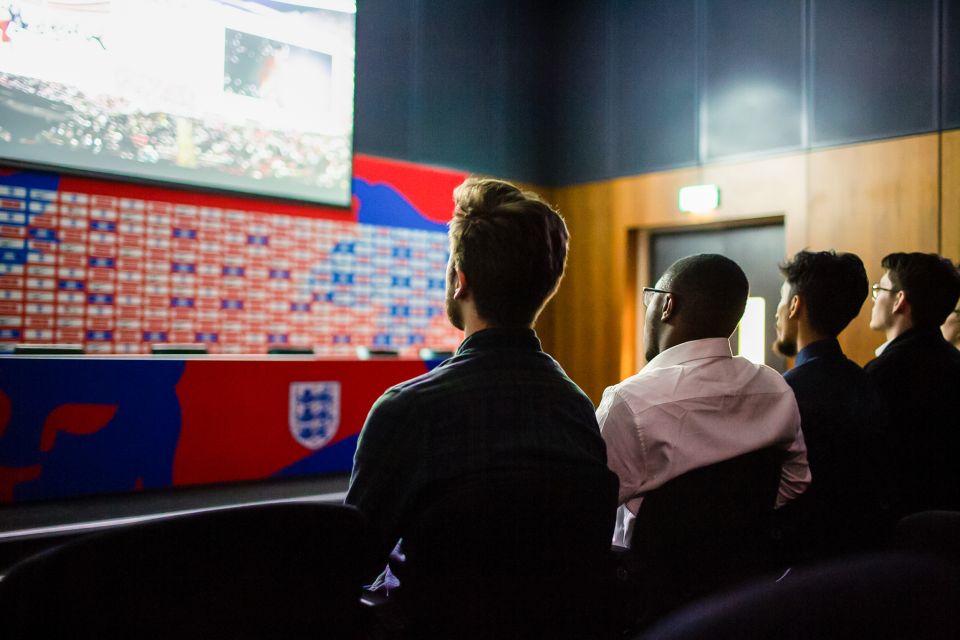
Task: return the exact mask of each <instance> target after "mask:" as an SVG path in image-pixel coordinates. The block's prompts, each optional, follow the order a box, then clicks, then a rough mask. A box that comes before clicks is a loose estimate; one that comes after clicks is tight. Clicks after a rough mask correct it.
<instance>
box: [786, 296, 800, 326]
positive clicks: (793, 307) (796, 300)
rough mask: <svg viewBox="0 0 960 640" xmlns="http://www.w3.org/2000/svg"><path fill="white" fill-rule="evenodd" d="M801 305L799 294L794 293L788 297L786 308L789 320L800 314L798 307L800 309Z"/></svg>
mask: <svg viewBox="0 0 960 640" xmlns="http://www.w3.org/2000/svg"><path fill="white" fill-rule="evenodd" d="M803 306H804V304H803V300H801V299H800V296H798V295H796V294H794V296H793V297H792V298H790V307H789V309H788V310H787V317H788V318H790V319H791V320H793V319H794V318H796V317H797V316H798V315H799V314H800V309H802V308H803Z"/></svg>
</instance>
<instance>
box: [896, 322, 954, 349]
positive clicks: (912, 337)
mask: <svg viewBox="0 0 960 640" xmlns="http://www.w3.org/2000/svg"><path fill="white" fill-rule="evenodd" d="M941 341H942V342H946V340H944V339H943V334H942V333H940V327H937V326H932V327H912V328H910V329H907V330H906V331H904V332H903V333H901V334H900V335H898V336H897V337H896V338H894V339H893V340H890V341H889V342H887V343H886V346H885V347H884V349H883V350H884V351H888V350H890V349H892V348H894V347H896V346H900V345H904V344H908V345H909V344H916V343H926V344H931V343H934V344H935V343H939V342H941Z"/></svg>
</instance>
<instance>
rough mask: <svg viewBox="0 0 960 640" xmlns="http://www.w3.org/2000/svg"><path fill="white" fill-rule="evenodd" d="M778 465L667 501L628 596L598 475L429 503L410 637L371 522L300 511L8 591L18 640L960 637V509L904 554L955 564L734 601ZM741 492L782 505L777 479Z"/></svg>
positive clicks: (694, 483)
mask: <svg viewBox="0 0 960 640" xmlns="http://www.w3.org/2000/svg"><path fill="white" fill-rule="evenodd" d="M775 462H776V460H775V459H773V458H771V456H768V455H766V454H764V453H762V452H761V453H757V454H756V455H753V456H748V457H747V458H744V459H734V460H733V461H727V462H725V463H721V464H720V465H718V466H716V467H714V468H707V469H704V470H699V471H698V472H696V473H692V474H688V475H687V476H681V478H682V479H678V480H677V481H674V482H673V483H670V484H668V485H665V486H664V487H663V489H662V490H661V491H659V492H651V494H649V495H648V496H647V498H646V499H645V503H644V506H643V508H642V509H641V512H642V513H643V512H646V515H647V516H657V517H658V518H660V522H661V523H662V525H663V526H662V528H660V529H658V528H657V527H655V526H654V524H653V523H654V520H653V518H652V517H650V518H647V519H646V521H644V520H640V521H638V523H637V528H636V532H635V537H634V542H635V544H644V545H647V546H645V547H638V548H636V549H635V552H636V554H635V555H634V556H633V557H632V559H631V560H630V562H631V563H632V565H630V570H632V571H635V572H636V573H635V574H634V575H633V576H631V577H630V579H629V580H627V581H626V582H627V583H630V580H632V581H633V583H632V584H627V585H626V586H627V587H629V586H636V585H637V584H641V585H643V588H642V589H641V590H639V591H637V590H636V589H630V588H626V589H625V588H624V587H625V583H624V582H625V581H624V580H620V581H617V580H615V579H614V575H615V574H616V571H615V562H614V559H613V556H612V555H611V554H610V552H609V540H610V531H609V529H610V526H609V524H607V522H609V519H608V518H606V517H605V516H606V515H607V514H609V513H610V511H611V510H612V508H613V507H614V506H615V501H616V486H615V483H613V484H611V485H610V486H607V487H603V488H602V489H603V490H604V491H605V492H607V494H608V495H609V502H607V503H606V504H596V503H594V504H585V503H583V502H582V501H580V500H578V499H577V496H578V495H584V494H592V495H596V492H595V491H583V488H584V485H585V483H586V484H589V483H591V482H598V481H601V480H598V479H597V478H596V477H589V476H584V475H581V474H578V473H577V472H576V471H574V470H571V471H570V472H569V473H565V474H559V475H557V476H556V477H551V478H547V477H544V476H543V475H542V474H539V473H534V472H528V471H525V470H522V469H521V470H518V469H511V470H504V471H503V472H502V473H498V474H488V475H485V476H483V477H474V478H470V479H467V480H464V481H463V482H460V483H455V484H453V485H447V486H445V487H444V488H443V489H442V490H441V489H439V488H438V490H437V491H435V492H430V493H429V494H428V495H426V496H425V497H424V498H423V499H422V501H421V503H420V504H418V505H417V506H416V507H415V508H414V509H413V510H412V513H414V515H413V516H412V518H413V522H411V523H410V525H409V527H407V528H406V531H408V533H409V535H408V537H407V538H406V539H405V551H406V554H407V558H408V560H409V561H410V562H409V565H408V567H407V569H408V570H407V571H406V572H405V573H404V572H403V571H400V572H399V575H400V576H401V580H402V582H403V584H404V585H405V587H406V588H407V590H408V592H413V593H416V594H418V595H417V599H416V600H410V599H407V600H405V601H404V600H402V599H401V600H400V602H401V603H402V604H403V605H404V608H405V609H406V610H408V611H417V612H418V613H419V616H418V618H417V620H416V621H415V622H414V623H413V624H411V625H408V626H406V628H404V629H402V630H398V628H396V627H394V628H393V629H391V627H390V625H389V624H388V625H384V624H381V623H380V622H378V621H380V620H384V619H389V611H390V607H389V606H386V607H381V609H380V610H377V611H371V610H370V609H369V608H365V607H364V605H363V604H361V592H362V591H361V585H362V584H363V582H364V581H365V580H367V579H368V578H369V577H370V576H372V575H374V574H375V573H376V571H377V569H378V564H379V563H380V559H378V558H376V557H375V555H374V554H373V553H372V551H371V549H372V546H371V544H370V540H369V538H368V531H367V527H366V522H365V519H364V518H363V517H362V515H361V514H360V513H359V512H357V511H356V510H355V509H353V508H351V507H348V506H339V505H322V504H308V503H287V504H271V505H261V506H254V507H242V508H233V509H223V510H217V511H208V512H203V513H198V514H192V515H188V516H180V517H175V518H170V519H166V520H159V521H153V522H150V523H146V524H139V525H133V526H127V527H120V528H116V529H112V530H109V531H106V532H102V533H95V534H90V535H87V536H85V537H82V538H79V539H75V540H72V541H70V542H67V543H64V544H62V545H59V546H57V547H54V548H52V549H50V550H47V551H44V552H42V553H40V554H37V555H35V556H32V557H30V558H28V559H26V560H24V561H22V562H20V563H18V564H17V565H15V566H14V568H13V569H12V570H11V571H10V572H9V573H8V574H7V575H6V576H5V577H4V578H3V580H2V581H0V620H3V629H4V633H3V636H4V637H5V638H27V637H44V636H47V635H65V634H68V633H69V635H70V636H71V637H101V638H107V637H156V636H166V637H180V638H201V637H203V638H218V637H230V638H300V637H313V638H368V637H370V638H375V637H383V636H384V634H388V633H390V632H391V631H393V632H394V635H396V636H397V637H431V638H441V637H443V638H541V637H542V638H601V637H616V636H617V635H618V633H620V632H621V631H622V629H623V627H624V626H626V625H625V624H624V623H625V619H624V616H623V615H621V613H620V611H621V610H622V609H623V608H626V610H628V611H630V612H631V613H632V614H633V615H634V617H640V618H641V619H643V621H644V622H647V623H649V622H654V621H655V620H656V619H657V618H659V622H655V624H654V626H653V627H650V628H648V630H647V632H646V634H645V635H644V637H645V638H651V639H653V638H660V639H673V638H734V637H751V638H805V637H883V638H886V637H889V638H895V637H912V638H930V639H933V638H948V637H949V638H953V637H958V636H957V635H956V631H958V630H960V607H956V606H947V603H949V602H957V598H958V597H960V588H958V584H957V572H956V569H957V567H958V566H960V564H958V556H960V542H958V540H960V513H933V514H922V515H918V516H913V517H910V518H907V519H905V520H904V521H903V522H902V523H901V525H900V527H899V529H898V539H897V540H898V542H899V544H900V546H901V547H903V548H907V549H914V550H916V549H921V550H927V551H933V552H936V553H937V554H939V555H937V556H936V558H937V559H936V560H934V559H931V556H926V557H923V556H910V555H903V554H897V555H887V556H873V557H863V558H856V559H844V560H841V561H839V562H838V563H835V564H833V565H828V566H825V567H814V568H811V569H809V570H806V571H805V572H795V573H793V574H790V575H787V576H786V577H785V578H783V579H781V580H780V581H779V582H778V581H777V580H776V579H775V578H776V576H775V575H772V574H771V575H769V576H763V577H761V578H760V579H759V580H757V581H754V582H752V583H751V582H748V583H746V586H742V587H740V588H739V590H736V591H733V592H724V588H726V587H729V586H730V585H732V584H734V583H735V582H737V581H740V580H744V579H746V578H748V577H749V576H750V575H755V574H756V573H757V572H758V571H761V572H762V569H763V568H764V567H763V566H762V565H759V564H754V563H755V562H756V559H757V558H758V554H757V553H756V552H755V550H751V548H750V547H751V545H754V544H756V543H757V539H756V538H755V537H752V534H750V529H751V528H752V527H753V526H754V525H755V524H756V523H757V522H759V521H760V520H762V519H763V518H764V517H765V512H764V510H763V509H760V508H755V509H751V508H746V507H743V506H742V505H735V504H732V503H729V502H726V501H725V500H726V499H727V498H729V497H730V496H732V495H733V494H732V492H736V491H737V490H738V489H737V488H736V487H737V486H738V485H737V482H738V480H737V477H738V475H742V474H741V473H740V472H742V471H744V470H747V469H751V468H753V469H764V468H766V467H769V466H773V465H774V463H775ZM732 470H733V471H732ZM718 483H719V485H720V486H717V484H718ZM761 484H762V483H761ZM698 487H699V488H700V489H702V492H698V490H697V488H698ZM739 490H742V491H748V492H749V493H750V494H755V498H756V504H757V505H760V504H770V503H771V502H769V501H767V497H769V496H768V494H769V491H770V489H769V487H764V486H757V487H744V486H742V485H741V486H740V488H739ZM774 491H775V485H774ZM725 496H726V497H725ZM601 516H604V517H601ZM726 516H729V517H726ZM725 517H726V521H725ZM595 523H602V524H595ZM711 531H712V532H715V533H716V536H714V537H713V538H711ZM738 531H739V532H741V533H743V534H745V537H744V538H743V539H742V540H737V539H735V536H736V532H738ZM641 549H642V552H641ZM678 554H680V555H682V557H676V556H677V555H678ZM684 554H686V555H684ZM671 556H672V557H671ZM738 559H739V560H742V561H743V563H742V564H739V565H738V564H737V560H738ZM731 561H733V562H732V564H731ZM620 569H621V571H620V577H621V578H623V577H624V573H623V569H624V563H622V562H621V567H620ZM658 584H659V585H661V586H662V589H661V592H660V593H658V592H657V589H656V586H657V585H658ZM625 592H626V593H627V594H628V596H627V597H624V593H625ZM717 592H719V593H720V595H717ZM396 593H398V594H399V593H402V589H401V590H400V591H398V592H396ZM638 593H639V594H640V595H639V598H638ZM701 596H708V598H707V599H706V600H701V601H700V602H699V603H697V604H694V605H693V606H692V608H688V609H683V608H680V609H679V611H677V612H676V613H674V614H673V615H672V616H667V617H661V616H663V614H664V613H665V612H666V611H668V610H669V609H672V608H674V607H680V606H681V605H682V604H684V603H687V602H689V601H690V600H693V599H696V598H697V597H701ZM643 598H648V600H647V601H646V602H644V600H643ZM951 599H952V600H951ZM384 612H388V613H387V615H385V614H384ZM861 632H863V633H861ZM378 634H379V635H378ZM621 637H622V636H621Z"/></svg>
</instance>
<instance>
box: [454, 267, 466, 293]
mask: <svg viewBox="0 0 960 640" xmlns="http://www.w3.org/2000/svg"><path fill="white" fill-rule="evenodd" d="M468 292H469V289H468V288H467V274H465V273H464V272H463V271H460V269H457V283H456V285H455V286H454V289H453V299H454V300H462V299H463V298H465V297H466V295H467V293H468Z"/></svg>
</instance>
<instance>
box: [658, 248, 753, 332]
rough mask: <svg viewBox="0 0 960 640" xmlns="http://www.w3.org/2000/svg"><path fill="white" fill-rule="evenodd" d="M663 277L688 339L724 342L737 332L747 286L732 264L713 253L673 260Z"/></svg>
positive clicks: (736, 266)
mask: <svg viewBox="0 0 960 640" xmlns="http://www.w3.org/2000/svg"><path fill="white" fill-rule="evenodd" d="M664 275H665V276H666V278H665V280H666V283H667V284H666V287H667V289H669V290H670V291H671V293H673V294H674V297H675V302H674V304H675V305H676V308H677V310H678V312H679V313H680V315H681V317H682V318H683V322H684V324H685V326H686V328H687V329H688V330H689V331H690V333H691V335H693V336H695V337H698V338H727V337H729V336H730V334H732V333H733V330H734V329H736V328H737V323H738V322H740V318H741V317H742V316H743V310H744V309H745V308H746V306H747V295H748V294H749V292H750V283H749V282H748V281H747V276H746V274H745V273H744V272H743V269H741V268H740V265H738V264H737V263H736V262H734V261H733V260H731V259H730V258H728V257H726V256H722V255H719V254H716V253H699V254H697V255H693V256H687V257H686V258H681V259H680V260H677V261H676V262H674V263H673V264H672V265H670V268H668V269H667V272H666V274H664Z"/></svg>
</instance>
